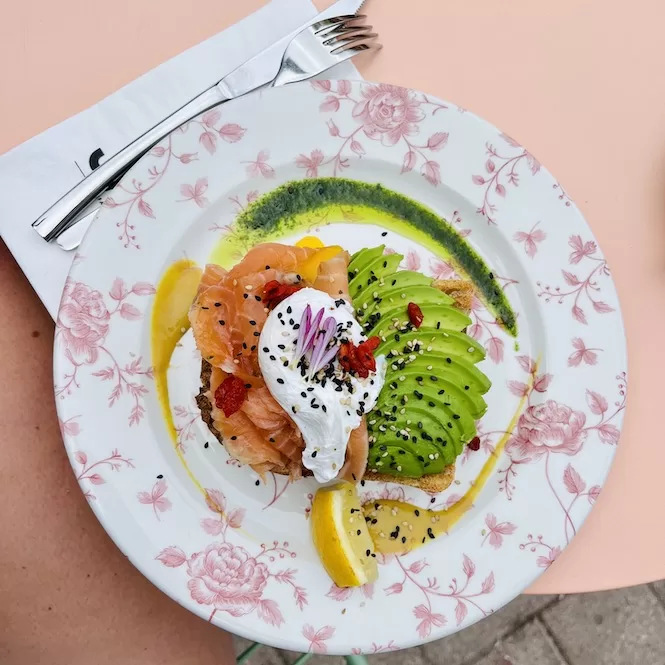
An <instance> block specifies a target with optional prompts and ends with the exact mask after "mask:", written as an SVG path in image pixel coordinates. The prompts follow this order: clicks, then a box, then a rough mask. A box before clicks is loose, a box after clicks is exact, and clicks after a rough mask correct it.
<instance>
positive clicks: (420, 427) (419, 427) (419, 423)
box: [418, 421, 423, 429]
mask: <svg viewBox="0 0 665 665" xmlns="http://www.w3.org/2000/svg"><path fill="white" fill-rule="evenodd" d="M422 428H423V424H422V423H421V422H420V421H418V429H422Z"/></svg>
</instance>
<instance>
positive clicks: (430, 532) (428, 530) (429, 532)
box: [427, 527, 434, 539]
mask: <svg viewBox="0 0 665 665" xmlns="http://www.w3.org/2000/svg"><path fill="white" fill-rule="evenodd" d="M427 535H428V536H429V537H430V538H432V539H434V532H433V531H432V527H429V528H428V529H427Z"/></svg>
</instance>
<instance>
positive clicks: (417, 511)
mask: <svg viewBox="0 0 665 665" xmlns="http://www.w3.org/2000/svg"><path fill="white" fill-rule="evenodd" d="M413 512H414V514H415V516H416V517H420V511H419V510H418V509H417V508H416V510H414V511H413Z"/></svg>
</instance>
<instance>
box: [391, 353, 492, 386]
mask: <svg viewBox="0 0 665 665" xmlns="http://www.w3.org/2000/svg"><path fill="white" fill-rule="evenodd" d="M448 359H450V361H451V362H450V363H449V362H448ZM407 369H408V370H417V371H419V372H422V373H423V374H430V373H431V374H435V375H436V376H443V377H444V378H446V379H449V380H450V381H454V382H455V383H457V384H458V385H459V386H461V387H462V388H463V389H464V390H475V391H477V392H479V393H480V394H481V395H484V394H485V393H486V392H487V391H488V390H489V389H490V388H491V386H492V382H491V381H490V380H489V379H488V378H487V377H486V376H485V374H483V372H481V371H480V370H479V369H478V368H477V367H476V366H475V365H474V364H473V363H471V362H469V361H467V360H466V358H464V357H463V356H455V355H453V356H447V355H445V354H443V353H434V352H431V353H427V354H423V355H422V356H421V355H420V354H411V355H408V356H405V355H402V356H398V357H396V358H392V357H389V358H388V367H387V370H386V382H389V381H391V380H393V379H394V377H395V376H397V375H399V374H400V373H401V372H403V371H404V370H407Z"/></svg>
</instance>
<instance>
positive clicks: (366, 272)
mask: <svg viewBox="0 0 665 665" xmlns="http://www.w3.org/2000/svg"><path fill="white" fill-rule="evenodd" d="M403 258H404V257H403V256H402V255H401V254H387V255H382V256H379V257H378V258H375V259H374V260H373V261H372V262H371V263H369V265H366V266H365V267H364V268H362V269H361V270H359V271H358V272H355V269H354V274H353V277H352V278H351V279H350V281H349V294H350V295H351V298H352V300H354V301H356V300H357V299H358V300H363V298H364V296H362V295H361V294H363V293H365V292H368V293H370V294H371V293H374V292H376V287H378V286H381V280H383V278H384V277H385V276H386V275H392V274H393V273H394V272H395V270H397V267H398V266H399V264H400V263H401V261H402V259H403ZM370 300H371V298H370V297H369V296H368V297H367V302H369V301H370ZM363 304H364V303H363Z"/></svg>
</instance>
